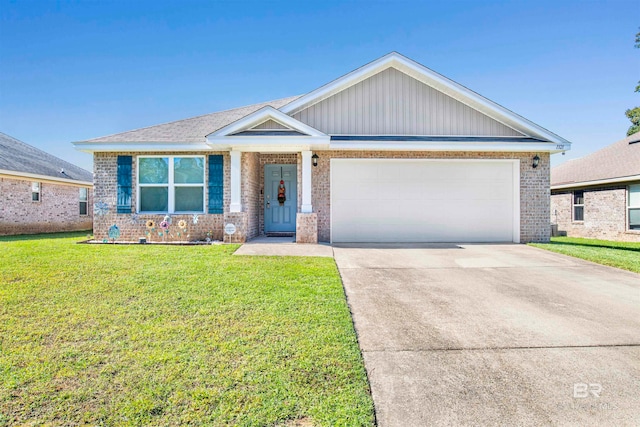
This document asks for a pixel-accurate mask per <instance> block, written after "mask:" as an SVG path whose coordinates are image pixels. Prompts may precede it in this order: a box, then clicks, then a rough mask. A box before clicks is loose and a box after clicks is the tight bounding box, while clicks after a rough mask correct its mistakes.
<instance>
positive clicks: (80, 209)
mask: <svg viewBox="0 0 640 427" xmlns="http://www.w3.org/2000/svg"><path fill="white" fill-rule="evenodd" d="M82 190H84V191H85V199H84V200H82ZM83 203H84V204H85V208H84V209H85V210H84V211H85V213H82V204H83ZM78 214H79V215H80V216H89V189H88V188H87V187H80V188H79V189H78Z"/></svg>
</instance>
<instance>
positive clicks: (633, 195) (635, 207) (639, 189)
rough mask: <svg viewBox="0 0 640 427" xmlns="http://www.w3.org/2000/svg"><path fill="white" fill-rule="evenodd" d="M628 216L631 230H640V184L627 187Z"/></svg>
mask: <svg viewBox="0 0 640 427" xmlns="http://www.w3.org/2000/svg"><path fill="white" fill-rule="evenodd" d="M627 218H629V230H638V231H640V184H635V185H630V186H629V187H628V188H627Z"/></svg>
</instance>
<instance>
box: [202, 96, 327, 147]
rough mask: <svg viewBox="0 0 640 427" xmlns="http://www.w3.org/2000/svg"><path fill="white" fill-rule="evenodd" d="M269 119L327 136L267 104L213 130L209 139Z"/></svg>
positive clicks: (303, 131)
mask: <svg viewBox="0 0 640 427" xmlns="http://www.w3.org/2000/svg"><path fill="white" fill-rule="evenodd" d="M267 120H273V121H274V122H277V123H280V124H281V125H283V126H286V127H287V128H289V129H291V130H295V131H298V132H300V133H303V134H305V135H307V136H309V137H314V136H315V137H327V134H325V133H323V132H320V131H319V130H318V129H315V128H313V127H311V126H309V125H307V124H305V123H302V122H301V121H298V120H296V119H294V118H293V117H291V116H288V115H286V114H284V113H283V112H282V111H279V110H276V109H275V108H273V107H272V106H270V105H267V106H266V107H262V108H261V109H259V110H258V111H254V112H253V113H251V114H249V115H247V116H244V117H243V118H241V119H239V120H236V121H235V122H233V123H231V124H228V125H227V126H225V127H223V128H220V129H218V130H217V131H215V132H211V133H210V134H209V135H207V141H210V142H211V141H212V140H217V138H218V137H223V136H230V135H233V134H234V133H238V132H242V131H244V130H248V129H251V128H253V127H255V126H258V125H259V124H261V123H264V122H265V121H267Z"/></svg>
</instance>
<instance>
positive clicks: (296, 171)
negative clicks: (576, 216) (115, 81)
mask: <svg viewBox="0 0 640 427" xmlns="http://www.w3.org/2000/svg"><path fill="white" fill-rule="evenodd" d="M75 145H76V147H77V148H78V149H80V150H84V151H88V152H91V153H93V154H94V176H95V202H96V203H100V202H103V203H105V204H106V205H107V206H108V207H109V209H108V210H107V212H106V213H105V212H101V213H96V214H95V215H94V235H95V237H96V239H99V240H101V239H105V238H107V233H108V229H109V227H111V226H112V225H114V224H115V225H117V226H118V227H119V229H120V230H121V237H120V239H122V240H127V241H137V239H138V238H140V237H146V238H147V239H151V241H168V240H174V241H184V240H203V239H205V238H207V237H208V238H211V239H213V240H224V241H225V242H244V241H246V240H248V239H252V238H254V237H257V236H260V235H264V234H267V235H271V234H273V235H282V234H285V235H287V234H291V235H295V238H296V241H297V242H298V243H316V242H318V241H321V242H339V241H377V240H376V239H380V241H396V240H397V241H453V240H454V239H455V240H456V241H513V242H530V241H540V242H544V241H548V240H549V235H550V227H549V208H550V193H549V169H550V164H549V158H550V154H551V153H555V152H559V151H564V150H568V149H569V148H570V144H569V143H568V142H567V141H565V140H564V139H562V138H560V137H558V136H557V135H555V134H552V133H551V132H549V131H547V130H545V129H543V128H541V127H539V126H537V125H535V124H533V123H531V122H529V121H527V120H526V119H524V118H522V117H520V116H518V115H516V114H514V113H512V112H511V111H509V110H506V109H505V108H503V107H501V106H499V105H497V104H494V103H492V102H491V101H489V100H488V99H486V98H483V97H481V96H479V95H477V94H475V93H474V92H471V91H469V90H468V89H466V88H464V87H462V86H460V85H458V84H457V83H455V82H452V81H451V80H449V79H446V78H445V77H443V76H441V75H439V74H437V73H435V72H433V71H431V70H429V69H428V68H426V67H423V66H422V65H420V64H417V63H415V62H413V61H411V60H410V59H408V58H405V57H403V56H401V55H399V54H397V53H391V54H389V55H386V56H384V57H382V58H380V59H378V60H376V61H374V62H372V63H370V64H368V65H366V66H364V67H362V68H359V69H358V70H356V71H354V72H352V73H349V74H347V75H345V76H343V77H341V78H340V79H337V80H335V81H334V82H332V83H329V84H328V85H325V86H323V87H321V88H319V89H317V90H315V91H312V92H310V93H309V94H307V95H303V96H301V97H293V98H286V99H281V100H276V101H271V102H267V103H263V104H256V105H251V106H248V107H242V108H237V109H233V110H227V111H223V112H219V113H213V114H209V115H205V116H199V117H195V118H192V119H186V120H181V121H178V122H172V123H166V124H163V125H158V126H152V127H150V128H144V129H138V130H133V131H129V132H125V133H122V134H117V135H111V136H107V137H102V138H96V139H93V140H89V141H81V142H77V143H75ZM152 163H153V164H155V165H158V166H157V167H156V166H154V168H155V169H154V168H150V166H147V165H150V164H152ZM183 164H189V165H191V166H189V167H191V169H189V171H188V173H187V175H188V176H189V178H184V176H187V175H184V176H183V175H182V174H183V173H184V170H183V166H182V165H183ZM143 165H144V166H143ZM185 167H186V166H185ZM436 170H438V171H441V172H440V173H436V172H435V171H436ZM268 171H271V173H272V175H269V176H267V172H268ZM289 171H292V172H289ZM358 171H359V172H358ZM345 174H346V175H345ZM376 174H377V177H376ZM381 174H388V178H386V177H383V178H381V177H380V176H381ZM369 175H370V176H371V177H372V180H371V181H370V182H365V181H362V180H363V179H364V178H363V177H364V176H369ZM428 177H431V178H428ZM389 182H395V183H396V184H394V185H391V184H389ZM435 182H438V184H436V183H435ZM187 187H189V188H190V189H188V188H187ZM294 187H295V191H294V190H293V188H294ZM378 189H380V190H379V191H378ZM347 190H348V191H351V192H352V193H353V194H354V195H355V198H354V199H353V200H351V199H348V198H347V199H344V198H338V197H343V196H339V195H338V193H340V192H342V193H344V192H345V191H347ZM279 191H282V195H283V196H284V195H285V194H286V197H283V198H282V199H280V193H279ZM187 192H189V194H190V196H186V195H185V194H186V193H187ZM366 194H371V197H373V198H378V199H379V200H378V199H376V200H373V199H371V200H367V199H366V197H368V196H366ZM362 197H364V199H362V205H363V206H364V205H366V204H369V206H374V208H372V209H367V210H366V212H365V211H363V210H362V209H364V208H362V207H361V206H360V204H361V202H360V201H359V200H360V199H358V198H362ZM276 198H277V200H276ZM425 203H426V205H425ZM187 204H190V205H189V206H192V207H193V206H198V208H192V209H191V211H185V210H184V209H181V208H179V206H187ZM376 204H378V205H377V206H379V209H378V208H377V207H375V206H376ZM151 206H153V207H151ZM199 206H202V208H200V207H199ZM421 206H428V209H424V208H423V207H421ZM358 210H359V212H361V213H360V214H357V213H353V212H358ZM394 212H396V213H395V214H394ZM167 216H168V217H169V218H167V219H169V221H170V222H171V225H169V226H168V229H167V227H165V228H161V227H158V224H159V223H161V222H162V221H163V219H164V218H165V217H167ZM473 218H476V220H475V222H474V221H473ZM181 221H184V222H181ZM352 221H354V225H353V226H351V225H349V224H350V223H351V222H352ZM178 223H179V224H181V225H182V226H181V227H176V224H178ZM341 230H342V231H341ZM413 231H415V236H414V235H412V234H413ZM431 232H433V235H431V234H430V233H431ZM341 233H342V234H341ZM354 233H355V234H354ZM358 233H359V234H358ZM354 236H355V237H354ZM467 236H468V240H467ZM346 239H354V240H346Z"/></svg>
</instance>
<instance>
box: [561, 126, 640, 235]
mask: <svg viewBox="0 0 640 427" xmlns="http://www.w3.org/2000/svg"><path fill="white" fill-rule="evenodd" d="M636 192H639V193H638V194H640V135H639V134H635V135H631V136H629V137H627V138H624V139H622V140H620V141H618V142H616V143H614V144H611V145H609V146H606V147H604V148H603V149H601V150H598V151H596V152H594V153H592V154H590V155H588V156H585V157H583V158H580V159H576V160H571V161H568V162H566V163H564V164H562V165H559V166H557V167H555V168H553V169H552V171H551V223H552V224H554V225H556V226H557V229H558V233H559V234H561V235H567V236H570V237H584V238H593V239H603V240H616V241H627V242H640V204H639V203H638V202H636V200H638V199H640V196H637V197H634V195H635V194H636ZM576 202H580V203H576ZM576 210H577V211H578V212H577V213H576Z"/></svg>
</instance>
